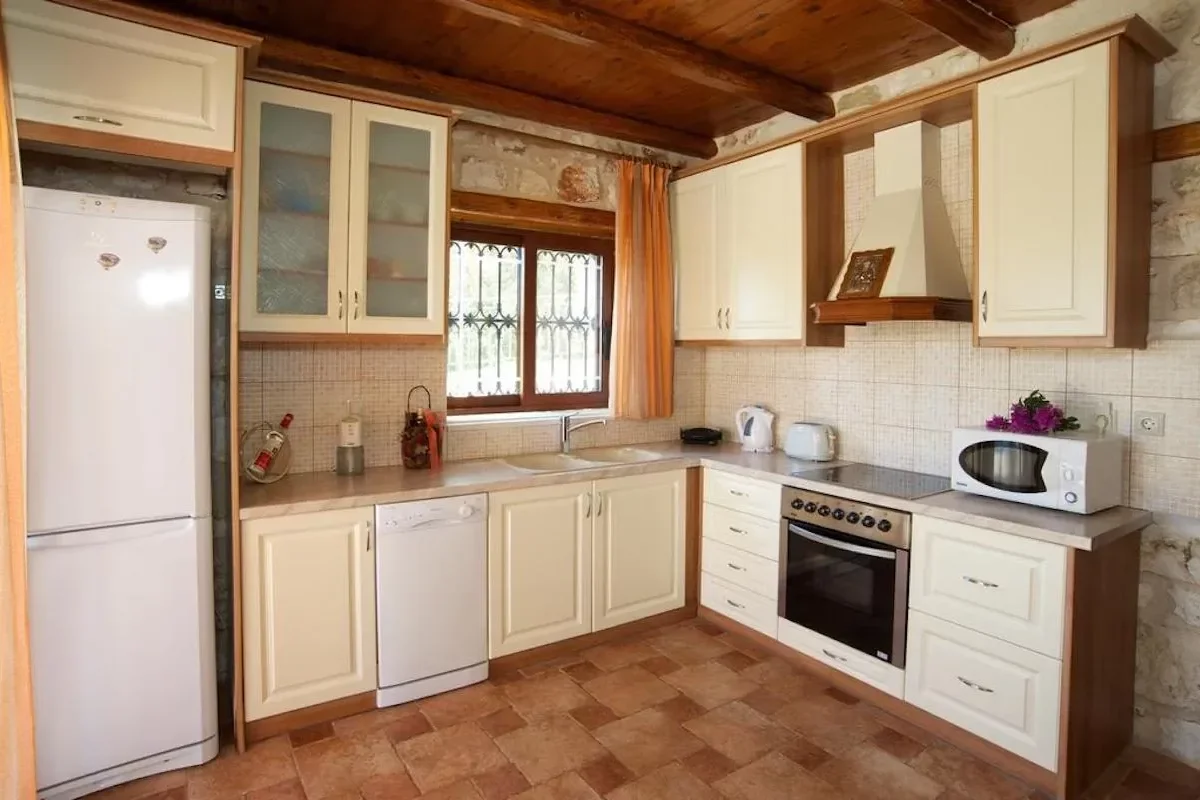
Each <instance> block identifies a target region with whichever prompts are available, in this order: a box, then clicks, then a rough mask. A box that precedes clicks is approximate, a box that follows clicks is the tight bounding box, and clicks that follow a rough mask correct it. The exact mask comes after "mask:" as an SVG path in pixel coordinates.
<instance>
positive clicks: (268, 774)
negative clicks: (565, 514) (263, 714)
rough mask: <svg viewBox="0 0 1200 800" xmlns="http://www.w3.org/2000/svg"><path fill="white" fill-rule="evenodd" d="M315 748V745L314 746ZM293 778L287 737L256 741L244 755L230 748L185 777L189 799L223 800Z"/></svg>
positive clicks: (294, 769) (292, 764) (294, 775)
mask: <svg viewBox="0 0 1200 800" xmlns="http://www.w3.org/2000/svg"><path fill="white" fill-rule="evenodd" d="M313 746H314V747H316V746H318V745H313ZM295 777H296V765H295V763H294V762H293V761H292V745H291V743H290V742H288V739H287V737H286V736H276V737H274V738H273V739H267V740H266V741H265V742H255V743H254V744H252V745H250V747H248V748H247V749H246V752H244V753H238V752H236V751H234V750H232V748H231V749H230V750H229V751H227V752H224V753H222V755H220V756H218V757H217V758H216V759H214V760H213V761H210V762H208V763H207V764H204V765H202V766H199V767H196V768H195V769H194V770H193V771H192V772H191V773H189V776H188V798H189V800H223V798H226V797H228V796H230V795H233V796H237V795H239V794H241V793H243V792H249V791H252V790H254V789H263V788H266V787H267V786H274V785H275V784H277V783H283V782H284V781H286V780H289V779H291V778H295Z"/></svg>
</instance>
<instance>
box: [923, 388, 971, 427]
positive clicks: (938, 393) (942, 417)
mask: <svg viewBox="0 0 1200 800" xmlns="http://www.w3.org/2000/svg"><path fill="white" fill-rule="evenodd" d="M912 388H913V399H912V424H913V427H914V428H917V429H919V430H922V431H950V430H953V429H954V428H956V427H958V394H959V391H960V390H959V388H958V387H957V386H914V387H912ZM963 391H973V390H971V389H966V390H963Z"/></svg>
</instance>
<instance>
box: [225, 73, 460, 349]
mask: <svg viewBox="0 0 1200 800" xmlns="http://www.w3.org/2000/svg"><path fill="white" fill-rule="evenodd" d="M245 98H246V113H245V121H244V126H245V146H244V155H243V158H244V164H243V176H244V177H243V180H244V187H243V188H244V191H245V197H246V202H245V206H244V207H243V210H242V278H241V293H240V296H241V301H240V310H241V323H240V327H241V330H242V331H244V332H261V333H275V334H346V333H349V334H398V335H416V336H442V335H443V333H444V330H445V317H446V314H445V291H446V281H445V275H446V247H447V242H446V219H447V217H446V214H447V211H446V208H447V202H446V201H447V198H446V162H447V141H448V127H449V126H448V122H447V120H446V119H445V118H443V117H439V116H433V115H429V114H420V113H417V112H413V111H403V110H400V109H395V108H388V107H385V106H377V105H372V104H369V103H361V102H358V101H351V100H347V99H343V98H338V97H330V96H327V95H321V94H314V93H312V92H303V91H299V90H296V89H288V88H284V87H280V86H273V85H269V84H262V83H254V82H247V83H246V93H245Z"/></svg>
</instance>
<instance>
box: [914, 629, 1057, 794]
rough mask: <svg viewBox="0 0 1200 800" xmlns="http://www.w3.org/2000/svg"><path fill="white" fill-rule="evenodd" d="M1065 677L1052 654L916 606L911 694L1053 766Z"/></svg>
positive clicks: (935, 710) (951, 718)
mask: <svg viewBox="0 0 1200 800" xmlns="http://www.w3.org/2000/svg"><path fill="white" fill-rule="evenodd" d="M1061 677H1062V664H1061V663H1060V662H1058V661H1056V660H1055V659H1053V658H1048V657H1046V656H1044V655H1042V654H1041V653H1035V652H1033V651H1031V650H1026V649H1025V648H1023V647H1017V646H1016V645H1013V644H1009V643H1008V642H1003V641H1001V640H999V639H995V638H992V637H991V636H987V635H985V634H982V633H978V632H976V631H973V630H969V629H967V628H964V627H962V626H960V625H955V624H953V623H951V622H946V621H945V620H940V619H938V618H936V617H931V616H929V615H928V614H922V613H921V612H920V611H911V612H909V615H908V670H907V676H906V678H905V685H904V699H905V700H907V701H908V702H909V703H912V704H913V705H915V706H918V707H919V708H923V709H925V710H926V711H928V712H929V713H930V714H934V715H935V716H938V717H941V718H942V719H944V720H947V721H948V722H953V723H954V724H955V725H958V726H959V727H961V728H964V729H966V730H968V731H970V732H971V733H974V734H975V735H977V736H981V737H983V738H984V739H987V740H988V741H989V742H992V743H994V744H997V745H999V746H1000V747H1003V748H1004V749H1005V750H1010V751H1012V752H1013V753H1016V754H1017V755H1019V756H1021V757H1022V758H1025V759H1027V760H1029V761H1032V762H1033V763H1035V764H1038V765H1040V766H1043V767H1045V768H1046V769H1048V770H1050V771H1051V772H1053V771H1055V770H1056V769H1057V767H1058V699H1059V685H1060V684H1059V682H1060V680H1061Z"/></svg>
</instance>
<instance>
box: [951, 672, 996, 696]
mask: <svg viewBox="0 0 1200 800" xmlns="http://www.w3.org/2000/svg"><path fill="white" fill-rule="evenodd" d="M958 682H959V683H961V684H962V685H963V686H966V687H968V688H971V689H974V690H975V691H977V692H983V693H984V694H994V693H995V691H996V690H995V689H989V688H988V687H986V686H984V685H983V684H980V683H976V682H975V681H969V680H967V679H966V678H964V677H963V676H962V675H959V676H958Z"/></svg>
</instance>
